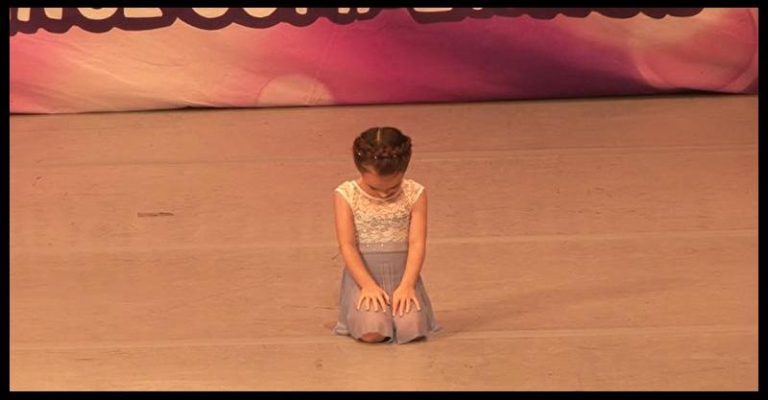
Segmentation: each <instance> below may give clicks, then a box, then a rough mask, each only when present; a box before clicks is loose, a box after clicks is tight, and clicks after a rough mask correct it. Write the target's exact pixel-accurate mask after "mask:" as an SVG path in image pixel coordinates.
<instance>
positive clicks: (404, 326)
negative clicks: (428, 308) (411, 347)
mask: <svg viewBox="0 0 768 400" xmlns="http://www.w3.org/2000/svg"><path fill="white" fill-rule="evenodd" d="M426 326H427V319H426V316H425V315H423V314H421V313H420V312H418V311H411V312H410V313H408V314H404V315H403V316H402V317H401V316H399V315H398V316H396V317H395V328H396V329H397V331H398V332H401V333H402V334H403V335H404V336H418V335H420V334H423V333H424V331H425V330H426Z"/></svg>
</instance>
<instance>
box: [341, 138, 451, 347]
mask: <svg viewBox="0 0 768 400" xmlns="http://www.w3.org/2000/svg"><path fill="white" fill-rule="evenodd" d="M352 147H353V148H352V150H353V156H354V160H355V165H356V166H357V169H358V171H360V178H358V179H355V180H349V181H346V182H344V183H342V184H341V185H339V186H338V187H337V188H336V190H335V193H334V197H335V212H336V237H337V240H338V242H339V249H340V250H341V255H342V257H343V259H344V264H345V268H344V272H343V274H342V279H341V301H340V303H341V304H340V305H341V307H340V310H339V320H338V322H337V323H336V327H335V328H334V333H335V334H337V335H350V336H352V337H353V338H355V339H357V340H360V341H363V342H369V343H375V342H382V341H388V342H393V343H406V342H410V341H413V340H417V339H422V338H426V337H427V336H429V335H431V334H432V333H434V332H436V331H437V330H438V329H439V327H438V325H437V323H436V321H435V317H434V315H433V312H432V305H431V304H430V302H429V297H427V292H426V291H425V289H424V284H423V282H422V280H421V277H420V270H421V266H422V263H423V261H424V253H425V249H426V238H427V195H426V193H425V191H424V187H423V186H422V185H420V184H419V183H417V182H416V181H413V180H411V179H405V178H404V177H403V176H404V174H405V171H406V169H407V168H408V162H409V161H410V159H411V138H409V137H408V136H406V135H404V134H403V133H402V132H400V131H399V130H397V129H395V128H389V127H383V128H371V129H368V130H366V131H365V132H363V133H361V134H360V136H358V137H357V138H356V139H355V141H354V144H353V146H352Z"/></svg>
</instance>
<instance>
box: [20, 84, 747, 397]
mask: <svg viewBox="0 0 768 400" xmlns="http://www.w3.org/2000/svg"><path fill="white" fill-rule="evenodd" d="M377 125H391V126H396V127H398V128H400V129H402V130H403V131H404V132H406V133H407V134H409V135H411V137H412V138H413V142H414V149H413V150H414V156H413V160H412V162H411V167H410V169H409V171H408V173H407V174H406V176H408V177H410V178H412V179H415V180H417V181H419V182H421V183H422V184H424V185H425V186H426V188H427V190H428V191H429V193H430V209H429V220H428V239H427V242H428V244H427V255H426V261H425V265H424V272H423V276H424V280H425V283H426V286H427V290H428V292H429V294H430V296H431V298H432V302H433V305H434V307H435V312H436V316H437V318H438V320H439V321H440V323H441V325H442V326H443V332H442V333H441V334H440V335H439V336H437V337H435V338H434V339H433V340H430V341H427V342H421V343H413V344H408V345H402V346H393V345H369V344H362V343H356V342H354V341H353V340H352V339H350V338H347V337H338V336H332V335H331V334H330V328H331V326H332V325H333V322H334V320H335V317H336V312H337V311H336V306H337V303H338V285H339V279H340V274H341V268H343V265H342V264H341V258H340V256H338V252H337V248H336V243H335V236H334V230H333V203H332V201H333V197H332V194H333V188H335V187H336V185H338V184H339V183H341V182H342V181H343V180H346V179H351V178H353V177H355V176H356V170H355V168H354V165H353V163H352V158H351V154H350V147H351V143H352V139H353V138H354V137H355V135H357V134H358V133H359V132H361V131H363V130H364V129H366V128H368V127H370V126H377ZM10 127H11V130H10V251H11V254H10V256H11V257H10V261H11V265H10V290H11V292H10V301H11V303H10V324H11V325H10V345H11V346H10V385H11V390H168V389H173V390H349V389H354V390H408V389H413V390H756V389H757V381H758V380H757V372H758V354H757V349H758V346H757V345H758V340H757V333H758V330H757V322H758V318H757V309H758V307H757V304H758V286H757V276H758V266H757V250H758V246H757V243H758V241H757V238H758V237H757V226H758V225H757V215H758V214H757V213H758V202H757V201H758V200H757V188H758V186H757V185H758V184H757V177H758V167H757V155H758V150H757V96H670V97H647V98H640V97H636V98H632V97H628V98H605V99H583V100H547V101H519V102H503V103H475V104H443V105H402V106H367V107H323V108H319V107H318V108H285V109H262V110H194V111H190V110H187V111H172V112H145V113H116V114H83V115H58V116H12V117H11V121H10Z"/></svg>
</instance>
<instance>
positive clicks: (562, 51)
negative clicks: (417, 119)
mask: <svg viewBox="0 0 768 400" xmlns="http://www.w3.org/2000/svg"><path fill="white" fill-rule="evenodd" d="M757 13H758V11H757V9H755V8H677V9H673V8H635V9H631V8H620V9H613V8H602V9H598V8H595V9H588V8H572V9H558V8H539V9H528V8H11V9H10V28H11V29H10V111H11V113H79V112H96V111H131V110H154V109H174V108H184V107H271V106H298V105H307V106H309V105H334V104H386V103H419V102H464V101H488V100H511V99H542V98H567V97H586V96H617V95H640V94H663V93H681V92H691V91H702V92H718V93H757V81H758V72H757V70H758V68H757V67H758V55H757V51H758V24H757V15H758V14H757Z"/></svg>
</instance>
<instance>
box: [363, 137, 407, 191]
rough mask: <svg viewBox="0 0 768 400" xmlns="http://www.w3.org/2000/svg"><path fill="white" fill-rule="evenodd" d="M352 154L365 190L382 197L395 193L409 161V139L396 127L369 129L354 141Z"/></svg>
mask: <svg viewBox="0 0 768 400" xmlns="http://www.w3.org/2000/svg"><path fill="white" fill-rule="evenodd" d="M352 152H353V155H354V159H355V166H357V169H358V171H360V175H361V177H362V180H363V182H364V183H365V184H366V185H367V186H368V188H367V189H369V190H371V191H373V192H374V193H377V194H378V195H379V197H381V198H388V197H391V196H392V195H394V194H395V193H397V191H398V189H399V187H400V183H401V182H402V180H403V176H404V175H405V171H406V170H407V169H408V163H409V162H410V161H411V138H409V137H408V136H406V135H404V134H403V133H402V132H400V131H399V130H398V129H396V128H391V127H381V128H370V129H368V130H366V131H365V132H363V133H361V134H360V136H358V137H357V138H355V142H354V144H353V146H352Z"/></svg>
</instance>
